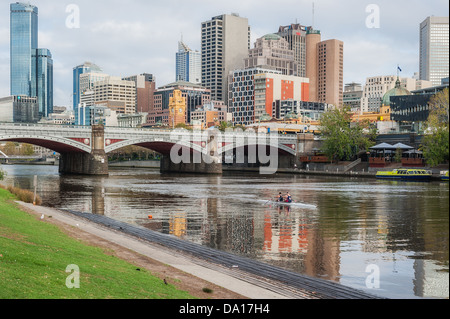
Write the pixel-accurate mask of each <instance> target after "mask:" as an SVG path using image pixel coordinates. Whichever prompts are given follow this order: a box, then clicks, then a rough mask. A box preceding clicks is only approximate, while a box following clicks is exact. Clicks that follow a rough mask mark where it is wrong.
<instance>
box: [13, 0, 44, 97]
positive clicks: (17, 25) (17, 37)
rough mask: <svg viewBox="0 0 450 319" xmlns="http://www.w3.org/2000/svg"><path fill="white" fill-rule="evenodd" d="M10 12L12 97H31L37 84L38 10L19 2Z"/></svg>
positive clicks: (14, 4)
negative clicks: (35, 63)
mask: <svg viewBox="0 0 450 319" xmlns="http://www.w3.org/2000/svg"><path fill="white" fill-rule="evenodd" d="M10 10H11V13H10V54H11V59H10V71H11V75H10V80H11V81H10V84H11V95H26V96H31V94H32V85H33V83H35V82H36V80H35V79H36V73H35V70H36V67H35V66H34V65H33V62H32V59H33V54H36V49H37V48H38V8H37V7H35V6H33V5H30V4H25V3H19V2H17V3H12V4H11V5H10ZM34 85H35V84H34Z"/></svg>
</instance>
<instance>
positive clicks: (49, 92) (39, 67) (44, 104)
mask: <svg viewBox="0 0 450 319" xmlns="http://www.w3.org/2000/svg"><path fill="white" fill-rule="evenodd" d="M32 57H33V59H32V60H33V65H36V81H35V83H36V85H35V86H33V88H32V92H31V96H36V97H37V102H38V105H39V115H40V116H41V117H48V116H49V114H51V113H53V59H52V54H51V53H50V51H49V50H47V49H37V50H36V53H34V54H33V56H32Z"/></svg>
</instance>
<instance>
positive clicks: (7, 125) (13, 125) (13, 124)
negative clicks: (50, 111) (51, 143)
mask: <svg viewBox="0 0 450 319" xmlns="http://www.w3.org/2000/svg"><path fill="white" fill-rule="evenodd" d="M6 127H34V128H52V129H55V128H56V129H67V128H70V129H81V130H89V131H90V130H91V129H92V127H91V126H82V125H61V124H35V123H10V122H0V129H1V128H6Z"/></svg>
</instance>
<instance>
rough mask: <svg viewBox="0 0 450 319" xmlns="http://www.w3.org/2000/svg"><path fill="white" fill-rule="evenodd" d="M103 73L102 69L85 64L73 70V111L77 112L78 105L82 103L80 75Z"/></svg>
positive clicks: (91, 64) (88, 63) (89, 63)
mask: <svg viewBox="0 0 450 319" xmlns="http://www.w3.org/2000/svg"><path fill="white" fill-rule="evenodd" d="M91 72H92V73H101V72H103V71H102V69H101V68H100V67H99V66H97V65H95V64H93V63H91V62H85V63H84V64H81V65H78V66H76V67H74V68H73V109H74V110H76V109H77V108H78V104H79V103H80V96H81V93H83V92H81V90H80V75H81V74H84V73H91Z"/></svg>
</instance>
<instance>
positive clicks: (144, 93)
mask: <svg viewBox="0 0 450 319" xmlns="http://www.w3.org/2000/svg"><path fill="white" fill-rule="evenodd" d="M122 80H125V81H133V82H134V84H135V86H136V109H135V112H136V113H149V112H150V110H152V109H153V94H154V93H155V90H156V82H155V81H156V79H155V77H154V76H153V74H149V73H142V74H139V75H133V76H128V77H125V78H123V79H122Z"/></svg>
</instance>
